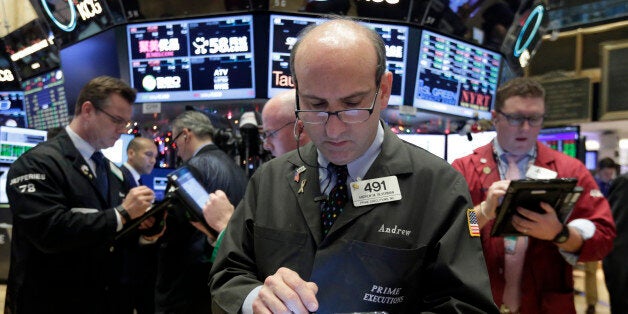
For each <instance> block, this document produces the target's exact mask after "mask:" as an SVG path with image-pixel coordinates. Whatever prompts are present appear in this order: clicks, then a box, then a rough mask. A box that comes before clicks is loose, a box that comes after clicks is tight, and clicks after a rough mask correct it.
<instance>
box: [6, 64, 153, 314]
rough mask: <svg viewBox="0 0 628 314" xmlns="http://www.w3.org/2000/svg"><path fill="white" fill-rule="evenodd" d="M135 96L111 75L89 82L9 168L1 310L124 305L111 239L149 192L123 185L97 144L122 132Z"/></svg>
mask: <svg viewBox="0 0 628 314" xmlns="http://www.w3.org/2000/svg"><path fill="white" fill-rule="evenodd" d="M135 95H136V94H135V91H134V90H133V89H131V87H129V86H128V85H127V84H126V83H124V82H122V81H121V80H119V79H116V78H112V77H106V76H101V77H97V78H95V79H93V80H91V81H90V82H88V83H87V84H86V85H85V86H84V87H83V89H82V90H81V92H80V94H79V96H78V100H77V103H76V107H75V113H74V118H73V119H72V122H71V123H70V124H69V125H68V126H66V127H65V129H64V130H62V131H61V132H60V133H59V134H58V135H57V136H55V137H54V138H52V139H50V140H48V141H46V142H44V143H42V144H40V145H38V146H36V147H34V148H32V149H30V150H29V151H28V152H26V153H24V154H23V155H22V156H21V157H20V158H18V160H17V161H16V162H15V163H14V164H13V166H12V167H11V170H10V171H9V174H8V179H7V194H8V197H9V203H10V206H11V210H12V213H13V238H12V243H11V244H12V247H11V269H10V271H9V279H8V285H7V296H6V308H5V313H123V309H122V307H123V303H124V302H123V301H122V300H125V299H126V296H123V295H120V294H122V292H121V290H120V289H119V285H120V283H121V276H122V268H123V265H122V264H123V256H122V255H121V254H120V252H121V250H120V247H119V243H116V242H115V241H114V237H115V236H116V234H117V232H119V231H120V230H122V228H123V226H124V225H125V224H126V223H128V222H129V221H130V220H131V219H134V218H137V217H139V216H140V215H141V214H143V213H144V212H145V211H146V209H147V208H148V207H149V206H150V205H151V203H152V202H153V199H154V194H153V191H151V190H150V189H149V188H148V187H145V186H139V187H135V188H133V189H130V190H128V191H127V189H126V188H125V185H124V176H123V175H122V171H121V170H120V169H119V168H117V167H116V165H114V164H113V163H111V162H110V161H109V160H107V158H105V157H104V156H103V154H102V153H101V150H102V149H104V148H107V147H110V146H113V144H114V143H115V142H116V140H117V139H118V138H119V137H120V134H121V133H124V132H126V130H127V127H128V125H129V122H128V121H129V120H130V119H131V114H132V112H133V110H132V104H133V102H134V101H135ZM138 240H139V239H138Z"/></svg>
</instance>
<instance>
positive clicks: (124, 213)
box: [114, 204, 131, 222]
mask: <svg viewBox="0 0 628 314" xmlns="http://www.w3.org/2000/svg"><path fill="white" fill-rule="evenodd" d="M114 208H115V209H116V211H117V212H118V214H120V216H122V217H123V218H124V220H125V222H129V221H131V215H129V212H127V211H126V209H124V207H122V204H120V205H118V206H116V207H114Z"/></svg>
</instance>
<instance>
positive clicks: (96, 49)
mask: <svg viewBox="0 0 628 314" xmlns="http://www.w3.org/2000/svg"><path fill="white" fill-rule="evenodd" d="M117 37H122V40H124V35H123V34H122V35H120V36H116V29H115V28H111V29H109V30H107V31H105V32H101V33H99V34H98V35H95V36H92V37H89V38H87V39H84V40H81V41H79V42H77V43H75V44H73V45H70V46H67V47H65V48H63V49H61V51H60V52H59V55H60V57H61V68H62V69H63V76H64V81H65V84H64V86H65V95H66V99H67V101H68V104H69V105H70V107H69V109H70V112H71V113H73V112H74V104H76V100H77V99H78V95H79V93H80V92H81V89H82V88H83V86H85V84H87V82H89V81H90V80H91V79H93V78H95V77H97V76H101V75H108V76H111V77H120V64H119V58H118V47H117V46H118V45H117ZM124 62H126V59H125V60H124Z"/></svg>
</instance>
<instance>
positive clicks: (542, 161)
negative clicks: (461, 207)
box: [453, 78, 615, 314]
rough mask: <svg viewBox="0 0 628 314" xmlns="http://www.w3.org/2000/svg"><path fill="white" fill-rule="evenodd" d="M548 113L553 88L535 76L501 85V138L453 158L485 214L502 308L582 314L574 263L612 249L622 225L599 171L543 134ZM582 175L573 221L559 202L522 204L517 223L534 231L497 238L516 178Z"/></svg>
mask: <svg viewBox="0 0 628 314" xmlns="http://www.w3.org/2000/svg"><path fill="white" fill-rule="evenodd" d="M545 112H546V104H545V91H544V89H543V87H542V86H541V84H539V83H538V82H536V81H534V80H533V79H530V78H515V79H512V80H511V81H509V82H507V83H506V84H504V85H503V86H501V87H500V88H499V90H498V91H497V96H496V99H495V110H494V111H493V112H492V118H493V125H494V126H495V130H496V131H497V135H496V137H495V139H494V140H493V141H492V142H491V143H489V144H487V145H485V146H483V147H480V148H478V149H476V150H474V152H473V153H472V154H471V155H469V156H466V157H463V158H460V159H457V160H455V161H454V162H453V166H454V168H456V169H458V170H459V171H460V172H461V173H462V174H463V175H464V176H465V178H466V179H467V182H468V184H469V188H470V192H471V197H472V199H473V203H474V204H476V205H475V207H474V209H475V211H476V215H477V217H478V220H479V227H480V231H481V238H482V244H483V248H484V255H485V257H486V262H487V266H488V271H489V275H490V277H491V288H492V292H493V298H494V300H495V303H496V304H497V305H498V306H500V308H501V312H502V313H524V314H525V313H576V311H575V307H574V296H573V291H574V290H573V269H572V265H574V264H575V263H576V262H578V261H595V260H600V259H602V258H603V257H604V256H606V254H608V252H609V251H610V250H611V248H612V245H613V238H614V237H615V225H614V223H613V218H612V217H611V212H610V210H609V205H608V202H607V201H606V199H605V198H604V195H602V193H601V192H600V191H599V189H598V187H597V185H596V183H595V180H594V179H593V176H591V173H590V172H589V171H588V170H587V169H586V167H585V166H584V165H583V164H582V162H580V161H579V160H577V159H575V158H572V157H569V156H567V155H564V154H562V153H560V152H558V151H555V150H552V149H551V148H549V147H547V146H545V145H543V144H542V143H540V142H539V141H537V136H538V134H539V132H540V130H541V127H542V124H543V117H544V115H545ZM535 173H545V174H547V175H548V176H546V177H545V178H548V177H559V178H569V177H571V178H577V179H578V186H580V187H582V188H583V189H584V191H583V193H582V194H581V196H580V199H579V200H578V202H577V203H576V205H575V207H574V209H573V212H572V213H571V215H570V217H569V219H568V221H566V222H563V221H559V220H558V218H557V215H556V212H555V210H554V208H552V206H550V205H548V204H545V203H541V205H540V206H541V208H542V209H543V210H544V211H545V212H544V213H538V212H534V211H530V210H528V209H525V208H519V209H518V213H519V215H520V216H514V217H513V220H512V223H513V226H514V227H515V228H516V229H517V230H518V231H519V232H521V233H523V234H525V235H526V236H521V237H510V236H509V237H491V236H490V230H491V228H492V226H493V223H494V218H495V215H496V213H495V211H496V209H497V207H498V206H499V203H500V201H501V198H502V197H503V196H504V195H505V194H506V190H507V189H508V185H509V184H510V180H518V179H523V178H526V177H528V178H535V177H534V174H535Z"/></svg>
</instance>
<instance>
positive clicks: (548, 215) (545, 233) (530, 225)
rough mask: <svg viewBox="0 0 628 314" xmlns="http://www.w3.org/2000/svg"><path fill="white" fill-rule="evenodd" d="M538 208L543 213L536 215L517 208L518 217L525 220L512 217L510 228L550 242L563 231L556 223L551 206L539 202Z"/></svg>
mask: <svg viewBox="0 0 628 314" xmlns="http://www.w3.org/2000/svg"><path fill="white" fill-rule="evenodd" d="M540 206H541V208H542V209H543V210H544V211H545V213H542V214H541V213H537V212H535V211H531V210H528V209H525V208H523V207H519V208H517V212H518V213H519V215H521V216H523V217H525V218H522V217H520V216H518V215H513V217H512V226H513V227H515V229H517V231H519V232H521V233H523V234H525V235H527V236H530V237H534V238H537V239H541V240H548V241H552V240H554V237H556V235H557V234H558V233H559V232H560V230H562V229H563V224H562V223H561V222H560V221H558V216H556V211H555V210H554V208H552V206H550V205H549V204H547V203H544V202H541V203H540Z"/></svg>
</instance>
